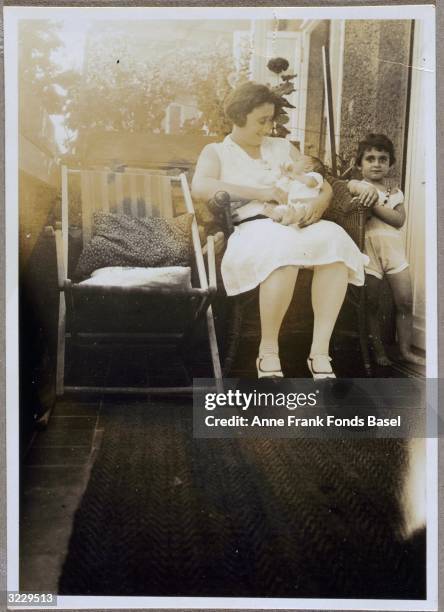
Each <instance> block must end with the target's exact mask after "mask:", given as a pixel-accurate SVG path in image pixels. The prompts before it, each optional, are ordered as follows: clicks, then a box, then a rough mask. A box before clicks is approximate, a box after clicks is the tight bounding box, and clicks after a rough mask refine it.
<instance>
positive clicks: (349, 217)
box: [208, 177, 372, 377]
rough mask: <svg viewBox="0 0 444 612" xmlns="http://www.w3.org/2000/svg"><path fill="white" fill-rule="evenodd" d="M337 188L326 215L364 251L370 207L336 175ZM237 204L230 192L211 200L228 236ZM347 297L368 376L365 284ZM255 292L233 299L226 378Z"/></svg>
mask: <svg viewBox="0 0 444 612" xmlns="http://www.w3.org/2000/svg"><path fill="white" fill-rule="evenodd" d="M328 180H329V182H330V183H331V185H332V188H333V194H334V197H333V201H332V204H331V205H330V207H329V209H328V211H326V214H324V218H325V219H328V220H330V221H334V222H335V223H338V225H340V226H341V227H343V228H344V229H345V230H346V232H347V233H348V234H349V235H350V237H351V238H352V239H353V240H354V242H355V243H356V244H357V246H358V248H359V250H360V251H363V250H364V238H365V224H366V221H367V219H368V215H369V210H368V209H366V208H364V207H363V206H361V205H360V204H359V202H358V200H357V198H353V199H352V200H351V201H350V199H347V202H346V198H344V197H342V195H343V193H342V192H343V191H344V192H347V188H346V187H345V189H344V190H343V187H344V186H345V183H344V181H341V180H340V179H336V178H333V177H329V178H328ZM233 205H234V206H235V205H236V204H235V203H234V202H232V201H231V200H230V196H229V194H228V193H227V192H223V191H220V192H218V193H217V194H216V195H215V197H214V198H213V199H212V200H210V201H209V202H208V208H209V209H210V211H211V212H212V213H213V214H214V215H215V217H216V219H217V220H218V222H219V224H220V226H221V227H223V228H224V230H225V234H226V236H227V237H228V236H229V235H230V234H231V233H232V232H233V230H234V227H233V222H232V215H231V210H232V206H233ZM347 298H348V299H349V301H350V302H351V303H352V304H353V306H354V307H355V308H356V310H357V315H358V334H359V342H360V349H361V355H362V360H363V365H364V371H365V374H366V376H371V375H372V367H371V362H370V355H369V348H368V337H367V326H366V303H365V287H364V286H362V287H353V286H349V290H348V292H347ZM250 300H251V295H248V296H247V297H246V301H245V300H244V299H243V297H242V296H239V297H236V298H232V300H231V301H232V308H231V312H230V320H229V324H228V326H227V330H226V332H225V333H226V347H225V351H224V359H223V366H222V371H223V375H224V376H225V377H228V376H229V375H230V371H231V369H232V366H233V363H234V360H235V357H236V354H237V351H238V347H239V342H240V339H241V334H242V325H243V320H244V316H243V313H244V310H245V307H246V306H247V305H248V304H249V303H250Z"/></svg>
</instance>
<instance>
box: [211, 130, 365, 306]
mask: <svg viewBox="0 0 444 612" xmlns="http://www.w3.org/2000/svg"><path fill="white" fill-rule="evenodd" d="M212 146H213V147H214V149H215V150H216V151H217V154H218V156H219V159H220V164H221V175H220V180H221V181H224V182H226V183H231V184H233V185H243V186H251V187H265V186H266V185H271V184H272V183H273V181H274V180H275V179H276V177H277V176H278V175H279V167H280V165H281V164H283V163H289V162H291V157H290V147H291V145H290V142H289V141H288V140H285V139H284V138H271V137H267V138H264V141H263V143H262V147H261V159H253V158H252V157H250V156H249V155H248V154H247V153H246V152H245V151H244V150H243V149H242V148H241V147H239V145H237V144H236V143H235V142H234V140H232V139H231V136H227V137H226V138H225V140H223V142H220V143H214V144H213V145H212ZM262 211H263V204H262V203H261V202H252V203H248V204H246V205H245V206H242V207H241V208H239V209H238V210H237V211H236V212H237V213H238V214H239V217H240V218H241V219H245V218H248V217H253V216H255V215H259V214H261V213H262ZM367 261H368V258H367V256H366V255H364V254H363V253H361V252H360V251H359V249H358V247H357V246H356V244H355V243H354V242H353V240H352V239H351V238H350V236H349V235H348V234H347V233H346V232H345V230H344V229H342V227H340V226H339V225H337V224H336V223H332V222H331V221H323V220H321V221H318V222H317V223H313V224H312V225H309V226H308V227H304V228H295V227H294V226H293V227H290V226H285V225H281V224H280V223H276V222H274V221H272V220H271V219H256V220H255V221H249V222H247V223H241V224H240V225H239V226H237V227H236V228H235V230H234V233H233V234H232V235H231V236H230V238H229V240H228V244H227V249H226V251H225V254H224V257H223V259H222V267H221V272H222V278H223V281H224V285H225V289H226V292H227V294H228V295H237V294H239V293H244V292H245V291H249V290H250V289H254V288H255V287H257V286H258V285H259V284H260V283H262V282H263V281H264V280H265V279H266V278H267V277H268V276H269V275H270V274H271V273H272V272H273V271H274V270H276V269H277V268H280V267H282V266H299V267H304V268H310V267H313V266H320V265H325V264H330V263H334V262H343V263H344V264H345V265H346V266H347V268H348V280H349V283H352V284H353V285H363V284H364V264H365V263H367Z"/></svg>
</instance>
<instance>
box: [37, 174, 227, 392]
mask: <svg viewBox="0 0 444 612" xmlns="http://www.w3.org/2000/svg"><path fill="white" fill-rule="evenodd" d="M76 182H77V194H78V195H80V198H79V197H78V196H77V202H76V201H75V200H76V198H75V193H76V190H75V183H76ZM76 203H77V211H75V210H73V209H74V208H75V206H74V204H76ZM96 211H104V212H115V213H124V214H129V215H131V216H135V217H139V218H144V217H149V216H157V217H164V218H171V217H173V216H175V214H178V213H185V212H188V213H192V214H193V215H194V207H193V201H192V199H191V194H190V190H189V187H188V183H187V179H186V176H185V175H184V174H180V175H179V176H167V175H166V174H164V173H158V172H155V173H153V172H150V171H148V170H140V169H138V170H137V171H131V169H125V171H124V172H111V171H108V170H85V169H81V170H79V169H69V168H67V167H66V166H62V221H61V224H57V226H56V227H55V228H52V227H51V228H47V231H48V233H50V234H51V235H53V236H55V244H56V255H57V273H58V285H59V320H58V347H57V371H56V393H57V395H58V396H60V395H63V394H64V393H65V392H99V393H132V394H134V393H155V394H182V393H188V392H190V391H192V387H190V386H178V387H162V386H157V387H134V386H133V387H117V386H116V387H114V386H111V387H106V386H81V385H71V386H67V385H65V354H66V340H67V339H69V340H70V341H71V342H77V343H80V344H82V343H83V342H85V341H92V342H95V343H97V342H107V343H109V342H110V341H113V340H116V341H117V342H118V343H119V344H120V343H122V342H127V341H129V342H131V341H138V342H140V340H144V341H147V342H150V343H151V342H155V343H158V342H165V341H166V342H168V343H174V345H175V346H176V347H178V348H183V347H184V346H186V343H187V342H189V341H190V339H192V337H193V333H194V331H195V330H196V326H197V325H198V324H199V322H200V321H205V319H206V332H207V334H208V341H209V347H210V352H211V362H212V369H213V374H214V378H215V379H218V380H219V379H221V377H222V372H221V366H220V361H219V352H218V347H217V341H216V334H215V327H214V320H213V314H212V309H211V302H212V300H213V297H214V295H215V294H216V269H215V257H214V243H213V239H212V237H209V238H208V241H207V245H206V257H207V267H208V276H207V271H206V268H205V262H204V256H203V252H202V248H201V243H200V239H199V232H198V227H197V223H196V219H195V218H194V219H193V221H192V226H191V238H192V251H193V261H192V262H191V263H190V266H191V267H192V278H193V282H192V286H191V287H190V288H183V287H177V286H172V287H168V286H162V287H156V288H152V287H143V286H142V287H119V286H106V287H105V286H88V285H83V284H81V283H78V282H74V281H73V280H72V269H71V268H72V267H73V266H72V261H71V260H72V257H71V253H70V248H71V247H70V232H71V233H72V226H75V225H77V223H78V221H79V220H80V221H81V238H82V246H83V247H84V246H85V245H86V244H88V242H89V240H90V239H91V237H92V235H93V221H92V216H93V213H94V212H96ZM71 242H72V241H71ZM119 296H120V298H123V299H124V300H132V299H135V298H136V297H137V298H138V299H139V298H140V299H143V300H144V304H145V305H147V307H148V308H149V309H150V310H151V308H153V309H154V310H156V314H155V316H153V321H152V325H151V328H154V331H150V332H149V333H141V332H139V331H127V330H124V331H123V332H117V333H116V332H114V331H111V332H110V331H101V330H99V331H93V332H91V331H90V330H89V329H88V331H83V330H82V328H81V323H82V321H81V318H79V317H78V316H77V315H78V313H77V312H76V311H77V309H78V308H81V307H82V304H85V303H86V304H88V303H90V302H91V301H94V299H96V300H97V299H98V303H99V304H100V303H102V304H103V303H104V302H107V301H109V300H113V299H116V297H117V298H119ZM169 314H170V315H171V317H170V318H172V319H173V321H171V324H167V321H168V315H169ZM143 315H144V318H145V319H146V320H149V317H150V312H149V311H147V312H146V313H145V310H144V311H143ZM97 318H98V320H99V321H100V313H99V316H98V317H97ZM163 323H165V328H166V329H164V330H162V329H160V328H159V327H160V325H162V324H163Z"/></svg>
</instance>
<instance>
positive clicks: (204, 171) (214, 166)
mask: <svg viewBox="0 0 444 612" xmlns="http://www.w3.org/2000/svg"><path fill="white" fill-rule="evenodd" d="M219 177H220V161H219V157H218V155H217V153H216V151H215V150H214V148H213V147H212V146H211V145H206V147H204V149H203V150H202V152H201V154H200V155H199V159H198V160H197V165H196V171H195V172H194V176H193V181H192V183H191V190H192V194H193V196H194V197H195V198H201V199H202V200H210V199H211V198H212V197H213V196H214V195H215V194H216V193H217V192H218V191H227V192H228V193H229V194H230V196H231V198H232V199H233V200H235V199H236V198H244V199H246V200H259V201H260V202H270V201H276V202H279V203H280V204H286V203H287V194H286V193H285V191H283V190H282V189H279V188H278V187H264V188H255V187H248V186H243V185H233V184H231V183H225V182H224V181H221V180H220V179H219Z"/></svg>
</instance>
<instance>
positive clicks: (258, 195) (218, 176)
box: [192, 83, 366, 378]
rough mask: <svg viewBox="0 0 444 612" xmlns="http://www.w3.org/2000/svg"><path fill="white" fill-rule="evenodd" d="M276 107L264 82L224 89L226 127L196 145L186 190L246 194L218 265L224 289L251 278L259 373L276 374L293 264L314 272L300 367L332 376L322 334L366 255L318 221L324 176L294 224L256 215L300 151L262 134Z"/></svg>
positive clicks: (273, 197) (244, 285)
mask: <svg viewBox="0 0 444 612" xmlns="http://www.w3.org/2000/svg"><path fill="white" fill-rule="evenodd" d="M276 108H277V106H276V97H275V95H274V94H273V92H271V91H270V89H269V88H268V87H266V86H265V85H259V84H256V83H245V84H243V85H240V86H239V87H237V88H236V89H235V90H234V91H232V92H231V93H230V95H229V96H228V98H227V100H226V103H225V113H226V115H227V117H228V118H229V119H230V120H231V121H232V122H233V129H232V132H231V134H229V135H228V136H227V137H226V138H225V139H224V140H223V142H220V143H212V144H209V145H206V147H205V148H204V149H203V150H202V152H201V154H200V156H199V160H198V162H197V167H196V172H195V174H194V178H193V183H192V191H193V195H194V196H195V197H197V198H202V199H205V200H209V199H210V198H212V197H213V196H214V195H215V193H216V192H218V191H227V192H228V193H229V194H230V195H231V197H232V198H233V199H236V198H238V199H244V198H245V199H247V200H250V202H248V203H247V204H245V205H244V206H242V207H240V208H238V209H237V211H236V213H237V215H236V217H237V226H236V228H235V231H234V233H233V234H232V235H231V236H230V239H229V240H228V244H227V249H226V252H225V254H224V257H223V260H222V269H221V272H222V278H223V281H224V285H225V288H226V291H227V294H228V295H237V294H240V293H243V292H245V291H249V290H251V289H253V288H255V287H257V286H258V285H259V309H260V320H261V342H260V346H259V355H258V358H257V361H256V367H257V371H258V376H259V378H263V377H282V376H283V374H282V369H281V364H280V360H279V347H278V335H279V329H280V327H281V324H282V321H283V318H284V316H285V313H286V312H287V309H288V307H289V305H290V302H291V299H292V296H293V291H294V287H295V283H296V278H297V275H298V271H299V268H301V267H303V268H307V267H310V268H313V271H314V273H313V281H312V304H313V312H314V327H313V340H312V345H311V350H310V354H309V356H308V360H307V364H308V368H309V370H310V372H311V374H312V375H313V377H314V378H334V377H335V374H334V372H333V369H332V367H331V363H330V362H331V358H330V356H329V343H330V337H331V334H332V332H333V328H334V325H335V323H336V319H337V317H338V314H339V311H340V309H341V306H342V303H343V300H344V297H345V292H346V289H347V283H353V284H355V285H363V284H364V263H365V261H366V257H365V255H363V254H362V253H361V252H360V251H359V250H358V248H357V247H356V245H355V243H354V242H353V240H352V239H351V238H350V237H349V236H348V234H347V233H346V232H345V231H344V230H343V229H342V228H341V227H340V226H339V225H337V224H335V223H332V222H330V221H320V219H321V217H322V214H323V212H324V211H325V209H326V208H327V206H328V204H329V201H330V198H331V187H330V186H329V185H328V183H326V182H324V183H323V185H322V188H321V190H320V194H319V197H318V198H315V199H314V200H313V201H312V202H311V203H310V204H309V205H307V206H306V212H305V215H304V218H303V219H302V221H301V222H300V226H301V228H303V229H301V230H300V231H295V230H294V228H292V227H289V226H286V225H283V224H282V223H276V222H274V221H273V220H271V219H270V218H268V217H266V216H265V215H264V214H263V213H264V206H265V203H269V202H275V203H277V204H286V203H287V193H286V192H285V191H283V190H282V189H279V188H278V187H277V186H275V185H274V186H273V181H272V177H275V176H278V174H279V169H280V168H281V166H282V165H284V164H286V165H288V164H289V163H292V161H297V160H299V159H300V158H301V153H300V152H299V151H298V150H297V149H296V148H295V147H294V146H293V145H292V144H291V143H290V142H289V141H288V140H286V139H284V138H272V137H270V136H269V134H270V132H271V129H272V126H273V121H274V117H275V112H276ZM270 185H271V186H270Z"/></svg>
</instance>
